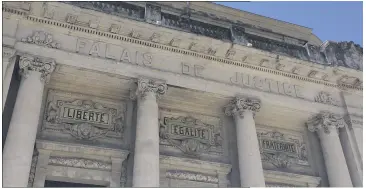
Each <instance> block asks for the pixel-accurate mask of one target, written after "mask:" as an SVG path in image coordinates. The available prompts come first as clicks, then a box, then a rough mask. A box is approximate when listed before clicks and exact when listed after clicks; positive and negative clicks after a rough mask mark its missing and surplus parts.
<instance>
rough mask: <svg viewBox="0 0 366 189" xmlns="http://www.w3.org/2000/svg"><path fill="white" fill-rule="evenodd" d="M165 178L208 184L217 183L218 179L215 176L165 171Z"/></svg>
mask: <svg viewBox="0 0 366 189" xmlns="http://www.w3.org/2000/svg"><path fill="white" fill-rule="evenodd" d="M166 177H167V178H172V179H180V180H191V181H197V182H209V183H215V184H217V183H219V179H218V178H217V177H215V176H210V175H204V174H201V173H194V172H187V171H167V172H166Z"/></svg>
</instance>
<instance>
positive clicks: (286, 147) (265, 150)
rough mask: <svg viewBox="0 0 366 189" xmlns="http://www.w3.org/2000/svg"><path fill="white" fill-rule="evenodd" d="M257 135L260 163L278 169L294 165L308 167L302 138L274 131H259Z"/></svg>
mask: <svg viewBox="0 0 366 189" xmlns="http://www.w3.org/2000/svg"><path fill="white" fill-rule="evenodd" d="M257 135H258V142H259V147H260V151H261V157H262V161H264V162H267V163H270V164H271V165H273V166H274V167H275V168H279V169H284V168H289V167H290V166H292V165H294V164H298V165H303V166H308V165H309V163H308V157H307V148H306V146H305V143H304V141H303V138H302V136H300V135H296V134H293V135H292V134H288V133H286V134H285V133H281V132H278V131H276V130H259V131H257Z"/></svg>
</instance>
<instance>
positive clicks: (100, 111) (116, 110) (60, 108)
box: [42, 90, 126, 140]
mask: <svg viewBox="0 0 366 189" xmlns="http://www.w3.org/2000/svg"><path fill="white" fill-rule="evenodd" d="M64 94H65V93H62V92H56V91H52V90H51V91H50V93H49V97H48V101H47V102H48V103H47V106H46V108H45V117H44V125H43V127H42V129H43V130H51V131H58V132H62V133H67V134H70V135H71V136H73V137H75V138H77V139H79V140H95V139H98V138H103V137H115V138H121V137H122V134H123V132H124V127H125V124H124V121H125V111H126V109H125V104H123V103H121V105H122V107H121V106H119V105H111V104H108V103H105V104H104V103H103V102H94V101H91V100H86V99H75V98H78V97H76V96H78V95H77V94H75V95H64ZM65 96H68V97H65Z"/></svg>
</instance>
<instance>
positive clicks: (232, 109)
mask: <svg viewBox="0 0 366 189" xmlns="http://www.w3.org/2000/svg"><path fill="white" fill-rule="evenodd" d="M260 108H261V102H260V100H258V99H253V98H243V97H235V99H233V100H231V101H230V103H229V104H228V105H227V106H226V107H225V110H224V111H225V114H226V115H228V116H233V115H236V114H238V115H240V116H241V117H243V116H244V115H243V112H244V111H251V112H253V113H255V112H259V109H260Z"/></svg>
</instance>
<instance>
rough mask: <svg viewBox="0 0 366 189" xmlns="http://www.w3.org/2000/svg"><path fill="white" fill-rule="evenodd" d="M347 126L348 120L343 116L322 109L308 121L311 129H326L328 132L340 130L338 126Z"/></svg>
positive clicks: (325, 131) (312, 130)
mask: <svg viewBox="0 0 366 189" xmlns="http://www.w3.org/2000/svg"><path fill="white" fill-rule="evenodd" d="M345 126H346V122H345V120H344V119H343V117H342V116H340V115H337V114H334V113H332V112H327V111H322V112H320V113H319V114H317V115H315V116H313V117H311V118H310V119H309V120H308V121H307V127H308V129H309V131H311V132H315V131H324V133H326V134H330V133H331V131H334V130H336V131H337V132H338V128H342V127H345Z"/></svg>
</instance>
